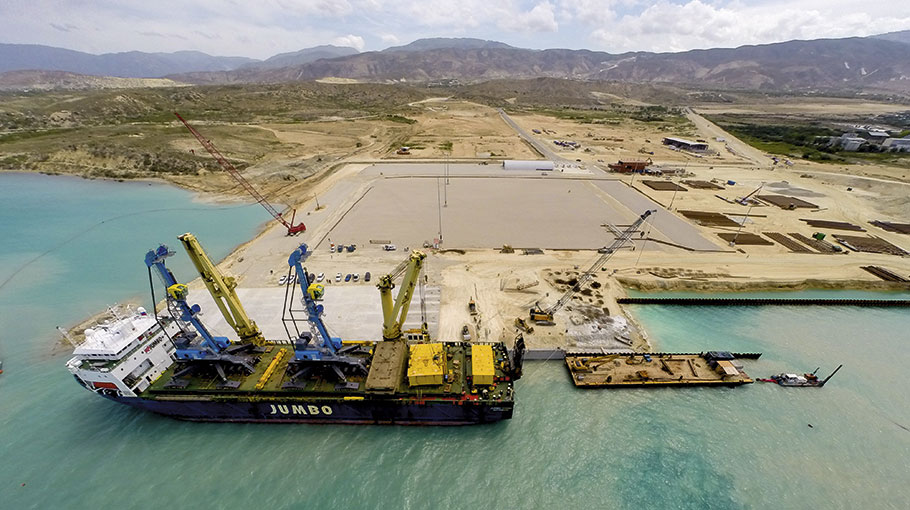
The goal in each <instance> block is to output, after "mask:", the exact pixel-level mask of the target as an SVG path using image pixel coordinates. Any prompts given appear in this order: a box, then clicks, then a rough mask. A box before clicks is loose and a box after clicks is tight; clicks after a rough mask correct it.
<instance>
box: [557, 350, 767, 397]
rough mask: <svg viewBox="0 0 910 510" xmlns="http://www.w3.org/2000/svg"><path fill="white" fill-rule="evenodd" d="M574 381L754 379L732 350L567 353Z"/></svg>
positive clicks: (601, 384) (631, 384) (628, 384)
mask: <svg viewBox="0 0 910 510" xmlns="http://www.w3.org/2000/svg"><path fill="white" fill-rule="evenodd" d="M565 360H566V366H567V367H568V369H569V374H570V375H571V377H572V382H573V383H574V384H575V386H577V387H579V388H639V387H654V386H739V385H742V384H749V383H752V382H754V381H753V380H752V379H751V378H750V377H749V376H748V375H747V374H746V373H745V371H743V366H742V364H740V363H739V361H738V359H737V358H736V357H734V356H733V355H732V354H731V353H729V352H725V351H710V352H706V353H701V354H689V353H654V354H650V353H614V354H600V355H588V354H585V355H576V354H566V357H565Z"/></svg>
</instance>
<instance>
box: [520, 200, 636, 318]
mask: <svg viewBox="0 0 910 510" xmlns="http://www.w3.org/2000/svg"><path fill="white" fill-rule="evenodd" d="M653 212H654V211H653V210H648V211H645V212H644V213H643V214H642V215H641V216H639V218H638V219H637V220H635V223H632V225H630V226H629V228H627V229H626V230H624V231H623V232H622V235H620V236H619V237H617V238H616V240H615V241H613V244H612V245H610V246H609V247H608V248H606V249H605V250H603V253H602V254H601V256H600V257H598V258H597V260H596V261H594V263H593V264H591V267H590V268H588V270H587V271H585V272H584V273H582V275H581V276H579V277H578V279H577V281H576V283H575V284H574V285H572V286H571V287H569V289H568V290H567V291H566V292H565V293H564V294H563V295H562V297H560V298H559V300H558V301H556V302H555V303H553V304H552V305H551V306H550V307H549V308H546V309H543V308H541V306H540V302H537V303H535V305H534V307H533V308H531V310H530V316H531V320H532V321H534V322H535V323H537V325H539V326H553V325H554V324H556V323H555V322H553V314H554V313H556V311H557V310H559V309H560V308H562V307H563V306H564V305H565V304H566V303H568V302H569V300H570V299H572V296H574V295H575V293H576V292H578V291H580V290H581V289H582V288H583V287H584V286H585V284H586V283H588V282H589V281H590V280H591V279H592V278H593V277H594V273H596V272H597V268H600V267H603V265H604V264H605V263H606V262H607V261H608V260H610V257H612V256H613V254H614V253H616V251H618V250H619V249H620V248H622V246H623V245H624V244H625V243H626V242H627V241H628V240H629V239H630V238H631V237H632V234H634V233H635V231H636V230H638V227H640V226H641V224H642V223H644V222H645V220H647V219H648V217H649V216H651V213H653ZM517 323H518V321H516V324H517ZM519 327H520V326H519ZM526 331H527V330H526Z"/></svg>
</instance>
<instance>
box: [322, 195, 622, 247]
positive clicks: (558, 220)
mask: <svg viewBox="0 0 910 510" xmlns="http://www.w3.org/2000/svg"><path fill="white" fill-rule="evenodd" d="M443 181H444V179H442V178H439V179H437V178H431V177H426V178H420V177H415V178H387V179H383V180H380V181H377V182H376V184H375V185H374V186H373V188H372V189H371V190H370V192H369V193H367V194H366V196H364V197H363V199H362V200H360V201H359V202H358V203H357V205H355V206H354V207H353V208H352V209H351V210H350V211H349V212H348V213H347V215H346V216H345V218H344V219H343V220H342V221H341V222H340V223H339V224H338V225H337V226H336V227H335V228H334V229H333V231H332V233H331V234H330V237H332V238H333V239H344V240H345V241H344V242H346V243H352V242H354V243H357V244H360V245H363V244H366V243H367V242H368V241H369V240H370V239H387V240H391V241H392V243H394V244H397V245H399V246H401V247H404V246H410V247H418V246H421V245H422V243H423V242H424V241H432V240H433V239H434V238H436V237H437V236H438V235H439V234H438V233H439V224H440V223H439V219H440V217H439V210H440V208H439V207H438V203H439V202H438V201H437V191H438V192H439V197H441V198H440V199H439V200H443V203H444V204H447V205H446V206H445V207H442V208H441V210H442V233H443V239H444V244H443V247H444V248H495V247H499V246H502V245H503V244H511V245H513V246H515V247H535V248H568V249H596V248H599V247H601V246H604V245H607V244H609V243H610V242H612V240H613V236H612V235H611V234H609V233H608V232H607V231H606V230H605V229H604V228H603V227H602V226H601V224H603V223H613V224H629V223H631V222H632V221H634V218H635V216H633V215H632V214H631V212H629V211H624V210H618V209H617V208H615V207H614V206H613V205H611V204H609V203H608V202H606V201H605V200H603V199H602V198H601V197H600V196H599V195H598V193H597V192H596V190H595V189H594V188H592V187H591V186H589V185H588V184H587V182H586V181H585V180H580V179H548V178H509V177H503V178H483V177H452V178H450V179H449V182H450V184H449V185H448V189H447V190H446V191H445V195H443V193H444V192H443V190H442V188H443ZM442 197H446V198H442Z"/></svg>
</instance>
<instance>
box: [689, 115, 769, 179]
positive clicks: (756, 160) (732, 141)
mask: <svg viewBox="0 0 910 510" xmlns="http://www.w3.org/2000/svg"><path fill="white" fill-rule="evenodd" d="M686 117H687V118H688V119H689V120H690V121H692V123H693V124H695V127H696V128H697V129H698V131H699V132H701V133H702V134H703V135H704V136H707V137H711V138H723V139H724V140H726V142H725V143H726V144H727V145H728V146H730V148H731V149H733V151H734V152H736V154H737V155H738V156H740V157H742V158H744V159H746V160H748V161H749V162H751V163H753V164H755V165H756V166H759V167H767V166H770V165H771V158H769V157H768V156H766V155H765V153H764V152H762V151H760V150H758V149H756V148H755V147H752V146H751V145H749V144H747V143H746V142H743V141H742V140H740V139H738V138H736V137H735V136H733V135H731V134H730V133H728V132H726V131H724V130H723V129H721V128H720V126H718V125H717V124H715V123H713V122H711V121H709V120H708V119H706V118H704V117H702V116H701V115H699V114H697V113H695V112H693V111H692V110H691V109H690V108H686Z"/></svg>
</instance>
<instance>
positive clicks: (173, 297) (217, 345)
mask: <svg viewBox="0 0 910 510" xmlns="http://www.w3.org/2000/svg"><path fill="white" fill-rule="evenodd" d="M173 255H174V251H173V250H171V249H170V248H168V247H167V246H166V245H164V244H162V245H160V246H159V247H158V249H156V250H149V252H148V253H146V255H145V265H146V266H147V267H148V271H149V287H150V289H151V292H152V301H153V302H154V298H155V288H154V285H153V284H152V269H153V268H154V269H155V270H156V271H157V272H158V276H159V277H160V278H161V281H162V282H163V283H164V287H165V289H167V309H168V313H169V314H170V315H171V317H172V318H173V319H174V320H175V321H177V323H178V325H179V326H180V332H179V333H178V334H177V335H175V336H174V338H173V339H172V340H173V341H174V345H175V347H176V351H175V356H176V358H177V361H179V362H182V363H184V364H186V365H187V366H186V367H185V368H184V369H182V370H180V371H178V372H177V373H176V374H175V375H174V377H175V378H176V377H179V376H180V375H183V374H185V373H187V372H188V371H192V370H195V369H196V368H198V367H200V366H209V367H212V368H214V369H215V371H216V372H217V374H218V376H219V377H220V378H221V380H222V382H223V383H228V382H229V381H228V379H227V375H226V371H225V369H240V370H243V371H244V372H246V373H248V374H249V373H252V372H253V370H254V366H255V364H256V362H257V361H258V359H257V358H255V357H252V356H245V355H241V354H239V353H241V352H242V351H244V350H246V349H248V347H249V345H248V344H243V343H240V342H231V341H230V340H228V338H227V337H223V336H214V335H213V334H212V333H211V332H210V331H209V330H208V328H206V327H205V324H203V323H202V321H200V320H199V317H198V314H199V312H200V311H201V309H200V307H199V305H198V304H194V305H190V304H189V303H188V302H187V297H188V296H189V289H188V288H187V286H186V285H184V284H182V283H179V282H178V281H177V278H176V277H174V273H172V272H171V270H170V269H168V268H167V266H166V264H165V260H166V259H167V258H168V257H172V256H173ZM156 315H157V314H156ZM190 326H192V327H190Z"/></svg>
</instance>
